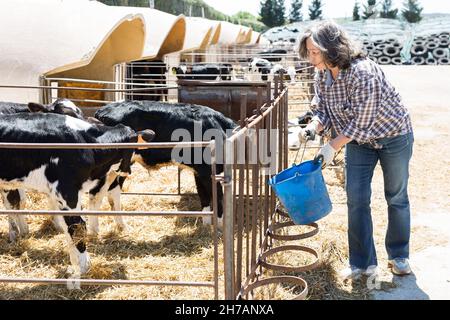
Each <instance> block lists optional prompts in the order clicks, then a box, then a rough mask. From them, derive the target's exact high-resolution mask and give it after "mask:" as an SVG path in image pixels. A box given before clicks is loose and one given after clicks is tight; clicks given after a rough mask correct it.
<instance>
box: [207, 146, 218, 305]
mask: <svg viewBox="0 0 450 320" xmlns="http://www.w3.org/2000/svg"><path fill="white" fill-rule="evenodd" d="M209 149H210V151H211V181H212V199H213V212H214V214H213V218H212V221H213V242H214V299H215V300H217V299H218V298H219V250H218V239H217V212H218V205H217V201H218V199H217V181H216V180H217V179H216V173H217V170H216V163H217V161H216V160H217V159H216V144H215V140H213V141H211V142H210V144H209Z"/></svg>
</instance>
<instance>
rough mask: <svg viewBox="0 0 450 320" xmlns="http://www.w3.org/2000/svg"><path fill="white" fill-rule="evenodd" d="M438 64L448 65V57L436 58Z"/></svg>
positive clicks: (449, 63) (449, 60)
mask: <svg viewBox="0 0 450 320" xmlns="http://www.w3.org/2000/svg"><path fill="white" fill-rule="evenodd" d="M438 64H441V65H447V66H448V65H450V59H449V58H440V59H438Z"/></svg>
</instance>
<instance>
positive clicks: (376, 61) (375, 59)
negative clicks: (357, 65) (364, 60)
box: [369, 57, 378, 63]
mask: <svg viewBox="0 0 450 320" xmlns="http://www.w3.org/2000/svg"><path fill="white" fill-rule="evenodd" d="M369 59H370V60H372V61H373V62H375V63H378V58H376V57H370V58H369Z"/></svg>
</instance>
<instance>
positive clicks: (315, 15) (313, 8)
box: [309, 0, 323, 20]
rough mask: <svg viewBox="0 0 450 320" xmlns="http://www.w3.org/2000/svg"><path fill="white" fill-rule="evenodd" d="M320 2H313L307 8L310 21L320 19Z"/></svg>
mask: <svg viewBox="0 0 450 320" xmlns="http://www.w3.org/2000/svg"><path fill="white" fill-rule="evenodd" d="M322 6H323V5H322V1H320V0H313V2H311V5H310V6H309V18H310V19H311V20H316V19H322V9H321V8H322Z"/></svg>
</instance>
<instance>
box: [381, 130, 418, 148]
mask: <svg viewBox="0 0 450 320" xmlns="http://www.w3.org/2000/svg"><path fill="white" fill-rule="evenodd" d="M413 141H414V138H413V136H412V133H407V134H403V135H400V136H395V137H389V138H383V139H380V140H378V143H380V144H381V145H382V146H383V150H384V151H385V152H388V153H398V152H401V151H403V150H404V149H405V148H410V146H411V144H412V143H413Z"/></svg>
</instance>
